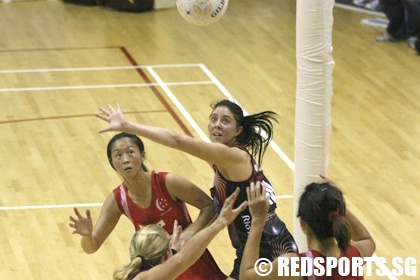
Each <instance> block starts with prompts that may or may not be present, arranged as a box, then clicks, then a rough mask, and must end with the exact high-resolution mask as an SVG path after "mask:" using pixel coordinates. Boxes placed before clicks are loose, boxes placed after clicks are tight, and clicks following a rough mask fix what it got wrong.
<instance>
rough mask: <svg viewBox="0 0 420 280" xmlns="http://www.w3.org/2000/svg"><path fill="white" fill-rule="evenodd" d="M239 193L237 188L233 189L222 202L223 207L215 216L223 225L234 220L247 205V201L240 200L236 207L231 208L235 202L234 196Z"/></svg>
mask: <svg viewBox="0 0 420 280" xmlns="http://www.w3.org/2000/svg"><path fill="white" fill-rule="evenodd" d="M238 195H239V188H237V189H236V190H235V192H234V193H233V194H231V195H230V196H229V197H228V198H227V199H226V200H225V203H224V204H223V208H222V210H221V211H220V214H219V216H218V217H217V221H218V222H219V223H221V224H222V225H224V226H228V225H229V224H231V223H232V222H233V220H235V218H236V217H237V216H238V215H239V213H240V212H242V211H243V210H245V208H246V207H247V205H248V202H247V201H244V202H242V204H241V205H239V206H238V208H236V209H233V204H234V203H235V200H236V198H237V197H238Z"/></svg>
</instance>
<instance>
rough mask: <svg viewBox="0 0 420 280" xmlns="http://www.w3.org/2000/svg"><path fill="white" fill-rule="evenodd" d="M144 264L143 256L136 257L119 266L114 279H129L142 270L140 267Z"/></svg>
mask: <svg viewBox="0 0 420 280" xmlns="http://www.w3.org/2000/svg"><path fill="white" fill-rule="evenodd" d="M141 266H142V258H140V257H135V258H134V259H132V260H131V262H130V263H129V264H128V265H125V266H122V267H120V268H117V269H116V270H115V271H114V275H113V277H114V278H113V279H114V280H128V279H131V278H132V277H134V276H135V275H137V273H139V272H140V267H141Z"/></svg>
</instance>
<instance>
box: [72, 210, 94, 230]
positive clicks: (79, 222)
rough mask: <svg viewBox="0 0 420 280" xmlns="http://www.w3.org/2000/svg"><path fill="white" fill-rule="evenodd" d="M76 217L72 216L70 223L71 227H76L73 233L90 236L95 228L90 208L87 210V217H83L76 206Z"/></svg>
mask: <svg viewBox="0 0 420 280" xmlns="http://www.w3.org/2000/svg"><path fill="white" fill-rule="evenodd" d="M74 213H75V214H76V218H73V216H70V221H72V223H70V224H69V226H70V227H72V228H74V231H73V234H76V233H77V234H80V235H82V236H90V235H91V234H92V230H93V224H92V217H91V216H90V210H86V218H85V217H83V216H82V215H81V214H80V213H79V210H77V208H74Z"/></svg>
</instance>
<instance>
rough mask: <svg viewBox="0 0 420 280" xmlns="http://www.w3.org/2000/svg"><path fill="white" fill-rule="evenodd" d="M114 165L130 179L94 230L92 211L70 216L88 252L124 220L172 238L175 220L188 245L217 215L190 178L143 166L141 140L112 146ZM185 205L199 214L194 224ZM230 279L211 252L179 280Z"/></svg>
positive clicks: (126, 137)
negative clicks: (155, 226)
mask: <svg viewBox="0 0 420 280" xmlns="http://www.w3.org/2000/svg"><path fill="white" fill-rule="evenodd" d="M107 155H108V160H109V162H110V164H111V166H112V167H113V168H114V169H115V170H116V171H117V173H118V174H119V175H120V176H121V177H122V178H123V179H124V181H123V182H122V183H121V185H120V186H119V187H117V188H116V189H114V190H113V192H112V193H111V194H110V195H109V196H108V197H107V198H106V200H105V202H104V204H103V206H102V209H101V214H100V216H99V219H98V221H97V223H96V225H95V227H93V223H92V218H91V216H90V212H89V210H88V211H87V212H86V215H87V217H83V216H82V215H81V214H80V213H79V211H78V210H77V209H74V211H75V214H76V218H74V217H70V220H71V222H72V223H70V227H72V228H74V231H73V233H77V234H80V235H81V236H82V239H81V245H82V248H83V250H84V251H85V252H86V253H89V254H91V253H94V252H96V251H97V250H98V249H99V248H100V247H101V245H102V243H103V242H104V241H105V239H106V238H107V237H108V236H109V234H111V232H112V231H113V229H114V228H115V226H116V225H117V223H118V220H119V219H120V217H121V215H125V216H127V217H128V218H129V219H130V221H131V222H132V223H133V225H134V227H135V230H138V229H140V228H141V227H143V226H145V225H149V224H158V225H160V226H162V227H163V228H164V229H165V230H166V231H167V232H168V233H169V234H172V230H173V225H174V221H175V220H177V221H178V223H179V225H180V226H181V227H182V228H183V229H184V230H183V233H182V235H181V240H182V242H186V241H188V240H189V239H190V238H191V237H192V236H193V235H194V234H196V233H197V232H199V231H200V230H201V229H203V228H205V227H206V226H208V225H209V224H210V222H211V221H212V220H213V219H214V218H215V215H216V212H215V209H214V206H213V202H212V199H211V198H210V197H209V196H208V195H206V194H205V193H204V192H203V191H202V190H201V189H199V188H198V187H197V186H196V185H194V184H193V183H192V182H190V181H188V180H187V179H185V178H183V177H181V176H178V175H175V174H172V173H167V172H156V171H152V172H149V171H148V170H147V168H146V166H145V165H144V164H143V162H144V160H145V158H146V157H145V150H144V145H143V142H142V141H141V139H140V138H139V137H137V136H136V135H132V134H127V133H120V134H117V135H115V136H114V137H113V138H112V139H111V140H110V141H109V143H108V148H107ZM185 203H188V204H190V205H192V206H194V207H196V208H198V209H200V214H199V216H198V218H197V219H196V221H195V222H194V223H192V221H191V218H190V216H189V214H188V211H187V208H186V205H185ZM226 278H227V276H226V275H225V274H224V273H223V272H222V271H221V270H220V269H219V267H218V266H217V264H216V262H215V261H214V259H213V257H212V256H211V254H210V252H209V251H207V250H206V251H205V252H204V253H203V255H202V256H201V258H200V259H199V260H198V261H197V262H196V263H195V264H194V265H193V266H192V267H191V268H190V269H188V270H187V271H186V272H185V273H183V274H182V275H181V276H180V277H179V278H178V279H185V280H186V279H202V280H208V279H213V280H221V279H223V280H224V279H226Z"/></svg>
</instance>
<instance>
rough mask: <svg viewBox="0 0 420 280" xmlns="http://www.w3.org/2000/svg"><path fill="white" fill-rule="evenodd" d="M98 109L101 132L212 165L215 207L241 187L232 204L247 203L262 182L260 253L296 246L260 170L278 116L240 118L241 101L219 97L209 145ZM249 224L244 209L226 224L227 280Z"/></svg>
mask: <svg viewBox="0 0 420 280" xmlns="http://www.w3.org/2000/svg"><path fill="white" fill-rule="evenodd" d="M99 109H100V111H101V112H102V114H96V116H97V117H98V118H100V119H102V120H104V121H107V122H109V126H108V127H107V128H105V129H102V130H101V131H100V132H106V131H124V132H127V133H133V134H137V135H140V136H142V137H146V138H149V139H150V140H152V141H154V142H157V143H160V144H163V145H165V146H168V147H172V148H175V149H178V150H181V151H184V152H186V153H189V154H191V155H193V156H195V157H198V158H200V159H203V160H205V161H207V162H208V163H209V164H210V165H211V166H213V168H214V171H215V176H214V182H213V188H212V190H211V193H212V197H213V199H214V202H215V205H216V210H217V211H219V210H220V209H221V208H222V206H223V203H224V200H225V198H226V197H228V196H229V195H230V194H232V193H233V192H234V191H235V190H236V188H239V189H240V193H239V196H238V199H237V200H236V204H235V206H236V205H238V204H240V203H242V202H243V201H246V199H247V196H246V187H247V186H249V184H250V182H255V181H257V180H259V181H261V182H262V184H264V185H265V186H266V190H267V193H266V195H267V196H268V197H269V198H270V200H269V201H270V208H269V210H268V213H266V215H267V222H266V224H265V228H264V233H263V237H262V242H261V244H260V247H259V252H260V254H261V256H262V257H265V258H268V259H270V260H274V259H275V258H276V257H277V256H279V255H281V254H283V253H287V252H295V253H297V251H298V250H297V246H296V243H295V241H294V239H293V237H292V235H291V234H290V233H289V231H288V230H287V228H286V225H285V224H284V223H283V221H282V220H281V219H280V217H279V216H278V215H277V213H276V212H275V210H276V207H277V206H276V201H275V194H274V189H273V187H271V184H270V182H269V181H268V179H267V178H266V177H265V175H264V174H263V172H262V171H261V169H260V168H261V163H262V160H263V156H264V152H265V150H266V149H267V147H268V144H269V143H270V141H271V138H272V135H273V130H272V121H274V120H276V113H274V112H272V111H264V112H260V113H257V114H253V115H248V116H244V114H243V110H242V108H241V107H240V106H239V105H237V104H235V103H234V102H231V101H229V100H221V101H219V102H217V103H215V104H213V105H212V109H213V110H212V112H211V114H210V118H209V124H208V134H209V138H210V140H211V143H207V142H205V141H202V140H200V139H196V138H193V137H190V136H188V135H183V134H179V133H177V132H174V131H171V130H168V129H165V128H161V127H154V126H148V125H143V124H137V123H133V122H130V121H127V120H126V119H125V117H124V115H123V113H122V112H121V110H120V108H119V106H118V104H117V108H116V109H114V108H113V107H112V106H111V105H108V109H105V108H99ZM259 132H262V133H261V134H260V133H259ZM264 134H265V135H264ZM250 223H251V215H250V213H249V210H248V208H247V209H244V211H242V212H241V213H240V214H239V215H238V217H237V218H236V219H235V220H234V222H233V223H232V224H231V225H229V227H228V230H229V236H230V239H231V242H232V245H233V246H234V248H235V249H236V256H237V258H236V259H235V261H234V265H233V270H232V272H231V273H230V279H238V278H239V267H240V263H241V258H242V254H243V249H244V247H245V244H246V241H247V237H248V233H249V225H250Z"/></svg>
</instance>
